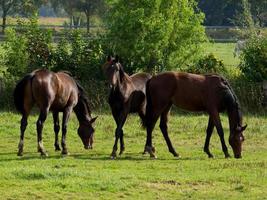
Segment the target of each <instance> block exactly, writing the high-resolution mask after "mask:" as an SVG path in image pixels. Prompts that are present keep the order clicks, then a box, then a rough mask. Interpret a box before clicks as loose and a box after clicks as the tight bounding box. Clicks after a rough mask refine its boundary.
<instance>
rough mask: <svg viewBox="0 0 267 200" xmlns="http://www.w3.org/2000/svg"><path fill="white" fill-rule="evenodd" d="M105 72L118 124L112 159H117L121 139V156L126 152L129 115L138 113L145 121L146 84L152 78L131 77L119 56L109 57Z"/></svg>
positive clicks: (146, 76) (138, 75) (110, 102)
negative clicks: (126, 126) (124, 135)
mask: <svg viewBox="0 0 267 200" xmlns="http://www.w3.org/2000/svg"><path fill="white" fill-rule="evenodd" d="M103 71H104V73H105V75H106V77H107V78H108V82H109V84H110V86H111V90H110V94H109V105H110V107H111V110H112V115H113V118H114V120H115V122H116V124H117V128H116V131H115V143H114V146H113V151H112V153H111V157H112V158H115V157H116V152H117V143H118V140H119V139H120V155H121V154H122V153H123V151H124V150H125V147H124V141H123V130H122V127H123V125H124V123H125V121H126V118H127V115H128V114H129V113H138V114H139V116H140V118H141V120H142V122H144V120H145V111H146V97H145V91H146V89H145V86H146V82H147V81H148V80H149V79H150V78H151V75H149V74H147V73H137V74H134V75H131V76H129V75H128V74H126V73H125V72H124V70H123V67H122V65H121V64H120V62H119V58H118V56H116V58H112V57H111V56H109V57H108V58H107V62H106V63H105V64H104V65H103Z"/></svg>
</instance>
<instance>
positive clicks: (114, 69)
mask: <svg viewBox="0 0 267 200" xmlns="http://www.w3.org/2000/svg"><path fill="white" fill-rule="evenodd" d="M119 70H120V65H119V63H112V64H111V65H110V69H109V71H110V72H109V74H110V75H109V83H110V85H111V87H116V86H117V84H118V81H119V78H120V72H119Z"/></svg>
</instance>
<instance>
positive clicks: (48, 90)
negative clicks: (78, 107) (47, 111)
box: [32, 70, 77, 110]
mask: <svg viewBox="0 0 267 200" xmlns="http://www.w3.org/2000/svg"><path fill="white" fill-rule="evenodd" d="M75 91H77V86H76V84H75V82H74V81H73V79H72V78H71V77H70V76H69V75H68V74H66V73H63V72H59V73H54V72H51V71H48V70H39V71H36V72H35V76H34V78H33V80H32V94H33V98H34V100H35V102H36V103H37V105H38V106H39V107H40V108H41V109H42V108H47V107H50V108H51V110H57V109H58V110H62V109H63V108H64V107H65V106H66V105H67V104H68V103H69V101H70V99H71V98H72V99H73V101H75V102H76V103H77V94H76V93H77V92H76V93H75Z"/></svg>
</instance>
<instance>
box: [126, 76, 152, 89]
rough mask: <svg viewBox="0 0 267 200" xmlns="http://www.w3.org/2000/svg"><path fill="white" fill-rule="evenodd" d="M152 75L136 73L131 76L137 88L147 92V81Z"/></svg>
mask: <svg viewBox="0 0 267 200" xmlns="http://www.w3.org/2000/svg"><path fill="white" fill-rule="evenodd" d="M151 77H152V76H151V75H150V74H148V73H144V72H142V73H136V74H133V75H131V76H130V78H131V80H132V83H133V84H134V86H135V88H136V89H137V90H140V91H143V92H144V93H145V90H146V89H145V88H146V82H147V81H148V80H149V79H150V78H151Z"/></svg>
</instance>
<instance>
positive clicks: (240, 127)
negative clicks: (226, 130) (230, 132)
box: [236, 124, 248, 132]
mask: <svg viewBox="0 0 267 200" xmlns="http://www.w3.org/2000/svg"><path fill="white" fill-rule="evenodd" d="M247 126H248V125H247V124H246V125H245V126H238V127H237V128H236V130H237V131H238V132H243V131H244V130H246V128H247Z"/></svg>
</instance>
